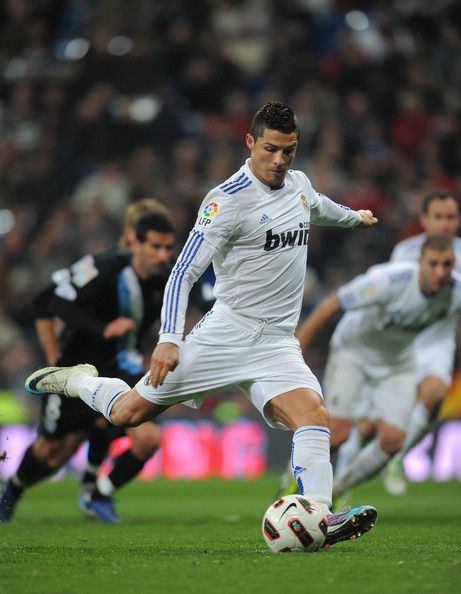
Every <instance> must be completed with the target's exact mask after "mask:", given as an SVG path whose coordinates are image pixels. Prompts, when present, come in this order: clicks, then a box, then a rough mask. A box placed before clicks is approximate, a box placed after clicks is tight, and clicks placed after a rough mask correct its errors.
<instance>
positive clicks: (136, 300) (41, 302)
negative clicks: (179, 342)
mask: <svg viewBox="0 0 461 594" xmlns="http://www.w3.org/2000/svg"><path fill="white" fill-rule="evenodd" d="M130 262H131V254H129V253H125V252H114V251H111V252H106V253H104V254H100V255H98V256H90V255H87V256H84V257H83V258H81V259H80V260H78V261H77V262H75V263H74V264H73V265H72V266H70V267H69V268H66V269H62V270H58V271H56V272H55V273H54V274H53V277H52V278H53V285H51V286H50V287H48V288H47V289H45V291H43V292H42V293H40V294H39V295H38V296H37V298H36V300H35V316H36V317H51V316H56V317H58V318H60V319H61V320H62V321H63V322H64V329H63V331H62V333H61V335H60V346H61V354H60V358H59V362H58V364H59V365H74V364H76V363H82V362H87V363H92V364H93V365H95V366H96V367H97V368H98V370H99V372H100V374H101V375H109V376H114V377H122V378H123V379H125V381H127V382H128V383H129V384H130V385H132V384H133V381H134V380H136V381H137V379H138V378H139V377H140V376H141V375H142V374H143V366H142V353H141V352H140V344H141V341H142V339H143V337H145V335H146V334H147V333H148V332H149V331H150V330H151V328H152V325H153V323H154V322H155V320H156V319H158V318H159V316H160V310H161V306H162V298H163V290H164V287H165V284H166V280H167V275H162V276H155V277H151V278H149V279H147V280H143V279H140V278H139V277H138V276H137V275H136V273H135V271H134V269H133V268H132V266H131V264H130ZM120 316H123V317H128V318H131V319H133V320H134V322H135V327H134V329H133V330H132V331H130V332H128V333H127V334H126V335H124V336H122V337H117V338H112V339H109V340H107V339H105V338H104V337H103V332H104V329H105V327H106V326H107V324H108V323H109V322H111V321H112V320H114V319H116V318H118V317H120ZM153 343H154V341H153V340H152V344H151V346H152V347H153Z"/></svg>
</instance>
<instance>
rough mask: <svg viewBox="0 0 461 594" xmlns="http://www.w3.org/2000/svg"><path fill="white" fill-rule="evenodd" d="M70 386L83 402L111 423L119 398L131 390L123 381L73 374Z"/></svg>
mask: <svg viewBox="0 0 461 594" xmlns="http://www.w3.org/2000/svg"><path fill="white" fill-rule="evenodd" d="M72 382H75V383H72ZM68 384H69V389H73V390H75V391H76V392H78V395H79V397H80V398H81V399H82V400H83V402H85V403H86V404H88V406H90V407H91V408H92V409H93V410H97V411H98V412H100V413H102V414H103V415H104V416H105V417H106V419H107V420H108V421H110V413H111V411H112V407H113V406H114V403H115V401H116V400H117V398H118V397H119V396H121V395H122V394H124V393H125V392H128V391H129V390H130V389H131V388H130V386H129V385H128V384H127V383H126V382H124V381H123V380H121V379H117V378H112V377H93V376H91V375H88V374H86V373H85V374H83V373H73V374H72V375H71V376H70V377H69V380H68Z"/></svg>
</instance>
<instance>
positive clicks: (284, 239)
mask: <svg viewBox="0 0 461 594" xmlns="http://www.w3.org/2000/svg"><path fill="white" fill-rule="evenodd" d="M308 239H309V223H299V229H289V230H288V231H281V232H280V233H273V231H272V229H269V230H268V231H266V243H265V244H264V251H265V252H270V251H272V250H275V249H277V248H278V247H280V248H284V247H286V246H289V247H294V246H295V245H307V242H308Z"/></svg>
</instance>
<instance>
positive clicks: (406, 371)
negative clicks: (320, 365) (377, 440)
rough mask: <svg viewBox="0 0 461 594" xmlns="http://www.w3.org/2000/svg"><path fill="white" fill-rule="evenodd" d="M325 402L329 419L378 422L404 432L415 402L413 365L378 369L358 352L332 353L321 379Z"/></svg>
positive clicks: (337, 351) (339, 351)
mask: <svg viewBox="0 0 461 594" xmlns="http://www.w3.org/2000/svg"><path fill="white" fill-rule="evenodd" d="M324 387H325V402H326V406H327V410H328V412H329V413H330V415H331V416H332V417H337V418H340V419H351V420H356V419H357V418H358V417H359V416H366V417H367V418H368V419H371V420H374V421H377V420H381V421H384V422H386V423H388V424H389V425H393V426H394V427H397V428H398V429H401V430H402V431H404V432H406V430H407V426H408V421H409V418H410V414H411V410H412V408H413V406H414V403H415V399H416V375H415V369H414V366H413V365H411V364H409V365H408V366H402V367H397V368H390V367H389V368H386V367H381V368H377V367H375V366H369V365H368V364H366V363H365V362H364V357H363V356H362V355H361V353H360V352H359V351H351V350H346V349H344V350H334V351H331V353H330V355H329V357H328V361H327V365H326V369H325V378H324Z"/></svg>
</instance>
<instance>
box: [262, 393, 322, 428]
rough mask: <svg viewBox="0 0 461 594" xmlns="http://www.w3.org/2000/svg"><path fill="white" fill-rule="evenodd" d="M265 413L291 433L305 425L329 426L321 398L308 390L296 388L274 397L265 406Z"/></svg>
mask: <svg viewBox="0 0 461 594" xmlns="http://www.w3.org/2000/svg"><path fill="white" fill-rule="evenodd" d="M265 412H266V414H267V415H268V416H270V417H272V418H273V419H274V420H275V421H278V422H280V423H283V424H284V425H285V426H286V427H289V428H290V429H291V430H292V431H296V430H297V429H299V428H300V427H305V426H306V425H316V426H320V427H329V426H330V418H329V415H328V412H327V410H326V408H325V405H324V402H323V398H322V397H321V396H320V394H318V393H317V392H315V391H314V390H311V389H309V388H297V389H296V390H291V391H289V392H285V393H283V394H280V395H279V396H275V397H274V398H272V400H270V401H269V402H268V403H267V404H266V406H265Z"/></svg>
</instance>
